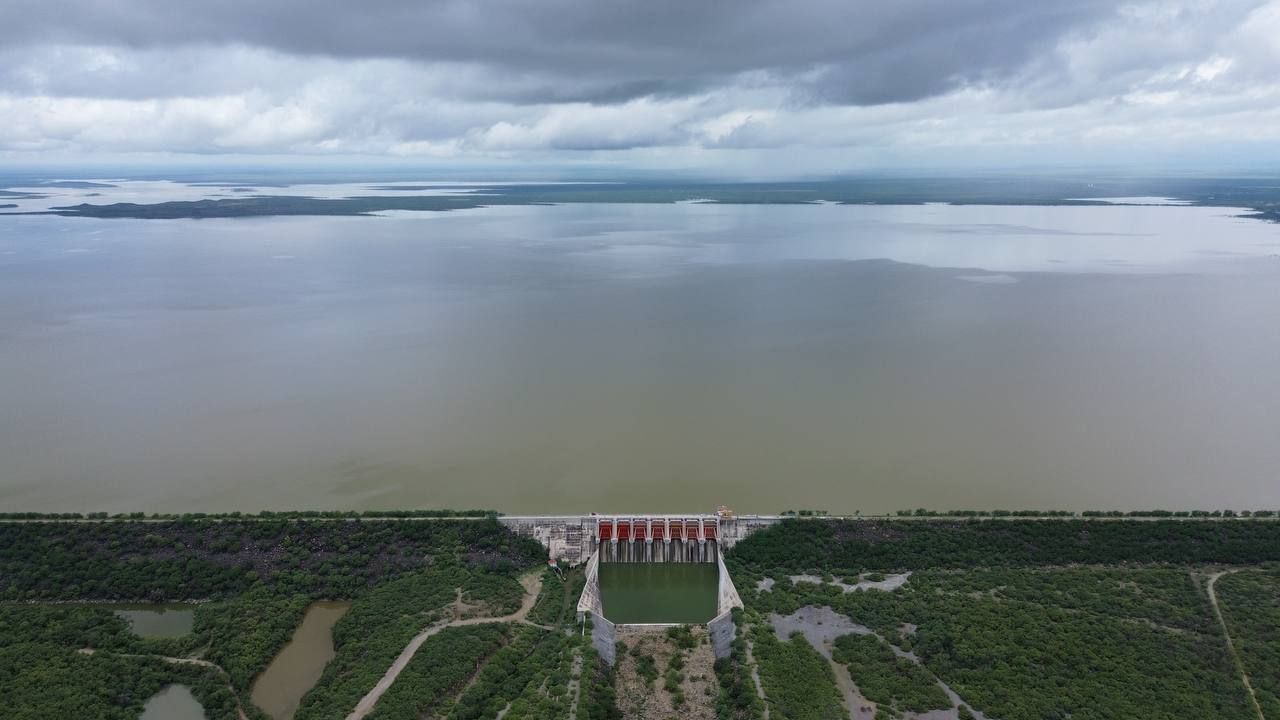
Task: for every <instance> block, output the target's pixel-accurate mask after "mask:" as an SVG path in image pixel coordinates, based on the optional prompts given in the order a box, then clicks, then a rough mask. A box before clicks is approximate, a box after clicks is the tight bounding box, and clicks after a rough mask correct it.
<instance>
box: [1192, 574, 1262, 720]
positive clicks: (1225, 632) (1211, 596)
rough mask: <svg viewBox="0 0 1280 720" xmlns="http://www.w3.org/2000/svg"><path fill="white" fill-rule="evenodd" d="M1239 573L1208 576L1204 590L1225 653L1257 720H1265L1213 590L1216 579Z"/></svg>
mask: <svg viewBox="0 0 1280 720" xmlns="http://www.w3.org/2000/svg"><path fill="white" fill-rule="evenodd" d="M1235 572H1239V570H1223V571H1221V572H1216V573H1214V574H1212V575H1210V576H1209V583H1208V585H1207V586H1206V590H1208V592H1209V605H1210V606H1211V607H1212V608H1213V614H1214V616H1215V617H1217V618H1218V625H1219V627H1221V628H1222V636H1223V637H1225V638H1226V639H1227V651H1228V652H1230V653H1231V660H1232V661H1233V662H1234V663H1235V665H1236V671H1237V672H1239V673H1240V680H1241V682H1243V683H1244V689H1245V690H1247V691H1249V700H1250V701H1251V702H1252V703H1253V710H1254V712H1256V713H1258V720H1266V717H1265V716H1263V714H1262V706H1261V705H1259V704H1258V696H1257V695H1254V694H1253V683H1250V682H1249V673H1247V672H1245V670H1244V663H1243V662H1241V661H1240V654H1239V653H1238V652H1236V644H1235V642H1233V641H1232V640H1231V631H1229V630H1227V621H1226V619H1224V618H1223V617H1222V608H1221V607H1219V606H1218V593H1217V592H1216V591H1215V590H1214V589H1213V586H1214V585H1216V584H1217V582H1218V578H1220V577H1222V576H1223V575H1230V574H1231V573H1235Z"/></svg>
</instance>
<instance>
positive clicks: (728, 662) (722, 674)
mask: <svg viewBox="0 0 1280 720" xmlns="http://www.w3.org/2000/svg"><path fill="white" fill-rule="evenodd" d="M733 621H734V624H735V625H736V626H737V627H738V628H739V629H740V631H739V633H738V635H737V636H736V637H735V638H734V639H733V643H732V645H731V646H730V650H729V656H728V657H725V658H720V659H719V660H716V664H715V671H716V679H717V680H719V682H720V693H719V695H717V696H716V717H717V718H719V720H757V719H758V718H760V717H762V715H763V709H764V703H763V702H761V700H760V698H759V697H758V696H757V695H756V687H755V681H753V680H752V679H751V669H750V668H749V667H748V665H747V641H746V639H745V638H744V637H743V634H742V632H741V629H742V627H743V624H742V611H741V610H739V609H736V608H735V609H734V611H733Z"/></svg>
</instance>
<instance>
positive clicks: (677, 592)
mask: <svg viewBox="0 0 1280 720" xmlns="http://www.w3.org/2000/svg"><path fill="white" fill-rule="evenodd" d="M719 582H720V576H719V568H718V566H717V565H716V563H600V603H601V605H602V606H603V608H604V616H605V618H607V619H608V620H610V621H612V622H615V623H705V622H707V621H709V620H711V618H713V617H715V616H716V601H717V590H718V588H719Z"/></svg>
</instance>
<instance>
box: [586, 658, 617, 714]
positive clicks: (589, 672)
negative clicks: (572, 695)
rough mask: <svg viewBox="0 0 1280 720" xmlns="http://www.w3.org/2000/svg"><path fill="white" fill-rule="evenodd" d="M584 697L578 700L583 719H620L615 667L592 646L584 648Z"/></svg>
mask: <svg viewBox="0 0 1280 720" xmlns="http://www.w3.org/2000/svg"><path fill="white" fill-rule="evenodd" d="M582 655H583V661H582V679H581V683H582V697H581V699H580V700H579V701H578V717H579V718H582V719H583V720H620V719H621V718H622V712H621V711H619V710H618V694H617V691H615V690H614V688H613V681H614V675H613V668H611V667H609V666H608V665H606V664H605V663H604V661H602V660H601V659H600V657H599V656H598V655H596V652H595V650H594V649H592V648H591V647H590V646H588V647H585V648H583V650H582Z"/></svg>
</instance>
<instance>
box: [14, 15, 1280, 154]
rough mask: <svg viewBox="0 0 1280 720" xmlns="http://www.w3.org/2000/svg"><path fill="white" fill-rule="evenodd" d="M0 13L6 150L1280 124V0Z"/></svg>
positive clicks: (1152, 130)
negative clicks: (1278, 121)
mask: <svg viewBox="0 0 1280 720" xmlns="http://www.w3.org/2000/svg"><path fill="white" fill-rule="evenodd" d="M0 17H3V18H4V19H5V21H4V23H3V24H2V26H0V127H3V128H4V129H3V130H0V151H3V152H7V153H8V154H9V155H14V154H22V153H31V152H39V153H49V152H55V153H65V154H68V155H72V156H74V155H76V154H93V153H133V152H161V153H269V154H321V155H323V154H334V155H342V154H358V155H366V154H371V155H385V156H411V157H412V156H422V157H449V158H465V157H468V156H482V155H484V156H494V155H497V156H504V157H509V156H512V155H517V156H519V155H530V156H535V155H536V157H537V159H538V160H546V159H547V158H549V157H555V156H558V155H564V156H569V155H582V154H583V153H619V152H624V153H628V154H629V155H631V156H632V159H634V160H637V161H642V162H650V161H651V162H656V163H658V164H661V163H662V162H663V161H664V160H663V159H664V158H666V159H668V160H669V159H671V158H673V157H677V155H679V154H680V153H683V155H680V157H681V162H683V163H686V164H695V165H696V164H697V163H698V162H702V161H708V162H709V161H710V158H712V157H714V156H716V155H717V154H733V153H742V152H744V151H751V150H760V151H779V150H783V149H786V148H800V151H799V152H794V153H787V154H788V156H789V157H793V158H800V157H803V156H804V155H805V153H806V152H808V153H811V154H812V155H813V156H814V157H823V158H827V159H828V160H830V158H831V154H832V152H833V151H835V152H838V153H847V154H846V156H845V157H846V159H847V160H848V161H849V162H851V163H859V162H874V161H876V159H877V158H878V159H879V160H880V161H882V162H889V163H892V162H894V161H895V158H904V157H910V156H912V154H913V153H916V154H920V153H924V152H927V153H930V154H935V155H936V153H934V152H933V150H930V148H941V149H943V150H944V151H946V152H952V151H957V150H958V151H960V152H961V153H962V154H963V152H964V151H965V150H966V149H969V150H973V154H975V155H976V154H978V153H979V151H982V150H983V149H993V148H994V149H996V150H998V151H1000V152H1009V151H1016V150H1018V149H1019V148H1023V149H1026V148H1035V147H1043V148H1046V151H1048V152H1057V150H1054V149H1055V148H1062V147H1068V146H1070V145H1071V144H1072V143H1092V144H1093V145H1094V146H1095V147H1096V148H1098V151H1099V152H1106V150H1105V147H1104V146H1106V145H1107V144H1108V143H1123V142H1132V141H1133V139H1134V138H1138V139H1139V140H1140V141H1141V142H1142V143H1146V144H1148V145H1152V148H1153V149H1158V148H1157V146H1159V145H1160V143H1164V144H1165V145H1166V146H1168V147H1173V146H1176V145H1177V144H1179V143H1182V142H1184V141H1185V139H1186V137H1188V136H1189V135H1194V134H1196V133H1200V134H1201V135H1202V137H1203V138H1204V139H1205V140H1206V141H1208V142H1214V141H1215V140H1221V141H1223V142H1232V143H1238V142H1242V141H1247V142H1251V143H1262V144H1264V146H1268V147H1272V145H1268V144H1270V143H1274V142H1275V141H1276V140H1277V139H1278V137H1280V131H1278V130H1276V127H1277V124H1276V123H1275V122H1274V121H1275V120H1276V112H1277V108H1278V107H1280V98H1278V97H1277V87H1276V80H1275V78H1276V77H1280V39H1278V38H1280V0H1271V1H1270V2H1266V1H1264V0H1207V1H1206V0H1160V1H1157V2H1138V3H1116V2H1102V1H1100V0H1060V1H1058V2H1052V3H1036V2H1026V1H1025V0H978V1H972V2H963V1H961V2H957V1H955V0H899V1H898V2H891V3H869V2H837V1H835V0H791V1H788V2H779V1H773V0H739V1H738V2H689V1H688V0H685V1H683V2H677V1H674V0H650V1H648V2H621V1H613V0H602V1H600V2H581V1H580V0H575V1H572V2H571V1H569V0H539V1H534V0H493V1H490V2H479V1H477V0H471V1H462V0H446V1H442V2H421V1H412V0H382V1H375V2H368V3H352V2H347V1H345V0H305V1H304V0H275V1H274V2H250V1H248V0H226V1H223V2H207V1H203V2H193V1H191V0H113V1H111V2H106V1H101V0H80V1H79V2H59V1H57V0H0ZM1126 138H1128V140H1126ZM691 152H692V153H693V154H690V153H691ZM1029 152H1031V154H1034V151H1029ZM767 154H768V152H765V153H763V154H761V157H762V158H763V157H764V156H765V155H767ZM699 158H700V159H699Z"/></svg>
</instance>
